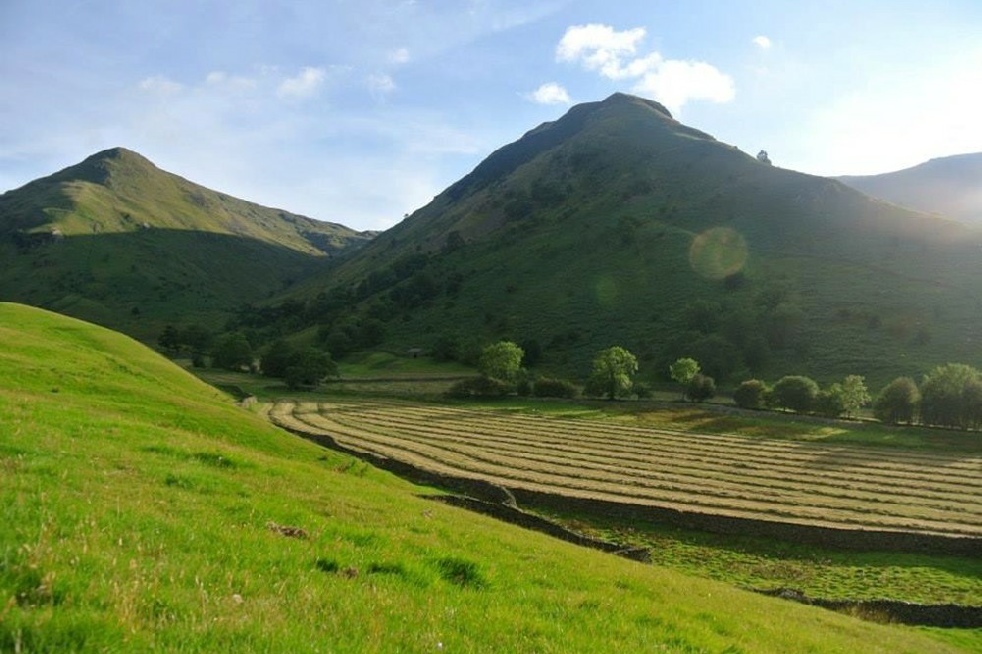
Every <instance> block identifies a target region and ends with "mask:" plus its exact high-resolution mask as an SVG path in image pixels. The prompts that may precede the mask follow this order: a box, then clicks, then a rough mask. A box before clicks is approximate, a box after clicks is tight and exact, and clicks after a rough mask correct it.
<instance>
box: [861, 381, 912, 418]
mask: <svg viewBox="0 0 982 654" xmlns="http://www.w3.org/2000/svg"><path fill="white" fill-rule="evenodd" d="M920 402H921V392H920V391H919V390H918V389H917V384H916V383H915V382H914V380H913V379H911V378H910V377H897V378H896V379H894V380H893V381H892V382H890V383H889V384H887V385H886V387H884V388H883V390H881V391H880V394H879V395H877V396H876V401H875V402H874V403H873V415H874V416H876V419H877V420H881V421H883V422H887V423H890V424H891V425H896V424H898V423H901V422H906V423H907V424H910V423H912V422H914V416H915V414H916V413H917V405H918V404H920Z"/></svg>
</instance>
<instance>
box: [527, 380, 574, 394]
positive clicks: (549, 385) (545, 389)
mask: <svg viewBox="0 0 982 654" xmlns="http://www.w3.org/2000/svg"><path fill="white" fill-rule="evenodd" d="M578 392H579V391H578V389H577V388H576V386H575V385H574V384H573V383H572V382H570V381H567V380H565V379H553V378H550V377H542V378H540V379H537V380H536V381H535V386H534V388H533V393H534V394H535V396H536V397H558V398H564V399H572V398H574V397H576V395H577V393H578Z"/></svg>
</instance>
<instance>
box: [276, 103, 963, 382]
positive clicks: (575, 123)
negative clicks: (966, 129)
mask: <svg viewBox="0 0 982 654" xmlns="http://www.w3.org/2000/svg"><path fill="white" fill-rule="evenodd" d="M506 164H507V165H506ZM980 244H982V232H979V230H976V229H973V228H971V227H967V226H965V225H962V224H960V223H958V222H956V221H953V220H948V219H945V218H943V217H939V216H931V215H928V214H925V213H921V212H916V211H912V210H907V209H903V208H900V207H896V206H893V205H891V204H889V203H886V202H882V201H877V200H874V199H872V198H869V197H868V196H866V195H864V194H862V193H861V192H859V191H857V190H855V189H852V188H851V187H849V186H847V185H845V184H843V183H841V182H838V181H836V180H832V179H828V178H823V177H816V176H812V175H807V174H804V173H800V172H796V171H792V170H787V169H783V168H780V167H777V166H772V165H768V164H767V163H765V162H761V161H759V160H758V159H757V158H756V157H754V156H751V155H749V154H747V153H745V152H742V151H740V150H739V149H737V148H735V147H734V146H731V145H728V144H726V143H723V142H720V141H718V140H716V139H715V138H713V137H712V136H710V135H708V134H706V133H704V132H701V131H699V130H697V129H694V128H691V127H688V126H685V125H682V124H681V123H678V122H677V121H675V120H674V119H673V118H671V117H670V114H668V113H667V112H663V111H660V110H659V109H658V108H657V106H654V105H652V104H651V103H649V102H647V101H644V100H642V99H640V98H632V97H630V96H623V95H617V96H611V97H610V98H608V99H607V100H604V101H601V102H597V103H588V104H586V105H577V106H575V107H573V108H571V109H570V110H569V112H568V113H567V114H566V115H565V116H563V117H561V118H560V119H558V120H556V121H553V122H550V123H545V124H543V125H540V126H539V127H537V128H535V129H533V130H531V131H530V132H528V133H526V135H525V136H523V137H522V138H520V139H518V140H517V141H515V142H514V143H511V144H508V145H506V146H503V147H502V148H499V149H498V150H496V151H495V152H494V153H492V154H491V155H489V157H488V158H487V159H486V160H485V161H483V162H482V163H480V164H478V166H477V167H476V168H475V169H474V171H472V172H471V173H470V174H469V175H467V176H465V177H464V178H462V180H461V181H460V182H457V183H456V184H453V185H451V186H449V187H448V189H447V190H445V191H444V192H442V193H440V194H439V195H437V196H436V197H435V198H434V200H433V201H432V202H431V203H430V204H428V205H426V206H424V207H422V208H420V209H419V210H417V211H416V212H414V213H413V214H411V215H410V216H409V217H407V218H406V219H405V220H403V221H402V222H401V223H399V224H398V225H396V226H395V227H393V228H391V229H390V230H388V231H387V232H385V233H383V234H381V235H380V236H379V237H378V238H377V239H376V240H375V241H373V242H372V243H370V244H369V245H368V246H366V247H365V248H364V249H362V250H360V251H359V252H357V253H355V254H354V255H353V256H352V257H351V258H350V259H349V260H347V261H345V262H342V263H341V264H340V265H339V266H338V267H336V268H335V269H333V270H332V272H331V274H330V277H326V276H319V277H318V276H314V277H313V278H311V279H309V280H307V281H306V282H304V283H303V284H301V285H299V286H298V287H296V289H294V290H291V291H290V292H289V293H288V295H287V296H285V297H289V298H293V299H302V300H304V301H306V302H307V303H308V306H309V311H308V316H307V319H308V321H313V322H317V323H319V324H320V329H319V332H320V333H321V334H322V335H324V338H325V340H324V343H325V344H327V346H328V347H329V348H330V347H332V346H333V345H334V344H339V345H337V347H336V349H338V348H340V350H343V349H344V347H343V346H344V342H343V339H341V338H333V337H332V336H331V334H337V333H338V332H339V331H344V330H348V331H350V325H351V323H352V319H351V317H350V316H342V315H341V314H339V313H338V311H337V307H338V306H349V307H353V308H354V313H355V314H356V315H361V316H362V319H363V320H382V321H383V322H384V323H385V333H386V335H385V337H384V338H383V340H382V344H383V346H384V347H389V348H392V349H401V348H410V347H424V348H426V347H429V348H432V349H440V348H444V346H446V344H447V343H448V342H450V343H453V344H455V347H456V348H457V349H458V351H460V352H467V351H470V352H474V351H476V350H477V349H479V346H480V343H486V342H488V341H491V340H495V339H498V338H509V339H511V340H514V341H516V342H518V343H523V342H524V343H527V344H530V345H531V346H532V349H534V350H541V351H542V352H543V353H544V357H543V365H545V366H547V368H548V367H551V368H552V369H553V370H556V371H557V372H564V373H570V372H573V373H575V374H576V375H578V376H580V377H582V376H585V373H586V372H587V371H588V368H589V361H590V358H591V357H592V354H593V353H594V352H595V351H597V350H599V349H601V348H603V347H608V346H609V345H611V344H613V343H619V344H621V345H624V346H626V347H628V349H631V350H632V351H635V352H639V353H641V355H642V356H641V358H642V363H643V366H644V365H646V366H648V367H649V369H652V368H653V369H654V370H658V371H662V369H663V368H664V369H666V370H667V365H666V361H671V360H674V357H677V356H686V355H687V356H694V357H695V358H697V359H700V360H701V361H703V362H704V368H705V369H707V370H708V371H709V372H711V373H712V374H713V376H716V377H717V378H718V379H729V380H731V381H732V380H734V379H738V378H739V377H740V376H744V375H751V374H766V375H770V376H775V377H776V376H780V375H782V374H796V373H803V372H804V373H811V374H814V375H816V376H818V377H821V378H826V379H834V378H835V377H836V376H838V375H840V374H842V375H844V374H867V375H870V376H872V377H875V378H876V380H877V381H879V380H881V379H884V378H886V377H887V376H890V375H895V374H915V375H916V374H920V373H921V372H923V371H924V368H925V367H926V366H929V365H930V364H931V363H934V362H943V361H944V360H947V359H955V360H966V361H969V362H977V360H978V358H979V357H978V354H977V353H976V352H975V351H974V350H972V349H971V348H969V347H968V346H967V344H968V343H970V342H971V341H972V339H974V338H975V327H974V325H975V321H976V320H977V319H978V318H979V317H980V316H978V315H977V314H976V312H977V308H976V304H977V302H978V301H979V297H978V296H979V293H978V291H977V289H976V286H975V283H974V279H976V278H977V277H976V275H977V274H982V270H980V266H979V264H978V263H977V261H976V260H977V257H976V256H975V252H976V251H977V247H978V246H979V245H980ZM973 248H976V250H973ZM937 289H943V290H942V291H937ZM325 297H326V298H329V299H324V298H325ZM318 298H319V299H318ZM346 303H347V304H346ZM707 306H708V307H709V308H708V310H706V307H707ZM332 307H333V308H332ZM952 307H956V308H952ZM699 314H703V318H705V319H702V318H700V317H699ZM956 314H957V317H956ZM389 316H395V317H397V319H391V318H389ZM340 350H339V351H340ZM461 356H463V357H464V358H468V355H467V354H462V355H461ZM727 361H731V362H734V363H727ZM857 362H858V363H857ZM652 374H653V375H654V376H656V377H657V378H662V377H663V374H664V373H663V372H658V373H652Z"/></svg>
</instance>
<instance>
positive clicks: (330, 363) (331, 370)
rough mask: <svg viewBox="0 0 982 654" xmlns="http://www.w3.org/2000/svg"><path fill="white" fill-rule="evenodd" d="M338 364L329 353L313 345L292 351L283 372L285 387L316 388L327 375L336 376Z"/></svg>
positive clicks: (291, 388) (292, 388) (295, 388)
mask: <svg viewBox="0 0 982 654" xmlns="http://www.w3.org/2000/svg"><path fill="white" fill-rule="evenodd" d="M337 374H338V366H337V364H336V363H335V362H334V360H333V359H331V355H330V354H328V353H327V352H325V351H323V350H318V349H317V348H314V347H308V348H304V349H302V350H300V351H298V352H294V353H293V355H292V356H291V357H290V363H289V365H288V366H287V368H286V371H285V373H284V376H283V378H284V381H286V385H287V388H289V389H290V390H297V389H299V388H303V387H308V388H317V387H318V386H320V384H321V382H322V381H324V379H326V378H327V377H336V376H337Z"/></svg>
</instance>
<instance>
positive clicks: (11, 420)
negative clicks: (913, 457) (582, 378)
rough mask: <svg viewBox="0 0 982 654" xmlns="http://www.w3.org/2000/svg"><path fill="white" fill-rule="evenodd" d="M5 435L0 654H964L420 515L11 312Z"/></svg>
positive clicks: (562, 547) (328, 463) (966, 647)
mask: <svg viewBox="0 0 982 654" xmlns="http://www.w3.org/2000/svg"><path fill="white" fill-rule="evenodd" d="M0 424H2V426H3V430H2V432H0V507H2V508H0V512H2V515H0V523H2V524H3V525H4V528H3V529H0V651H5V652H6V651H11V652H13V651H23V652H95V651H114V652H115V651H134V652H136V651H147V650H150V649H156V650H159V651H182V652H197V651H200V652H205V651H207V652H213V651H267V652H281V651H332V652H366V651H377V652H434V651H456V652H487V651H503V652H519V651H520V652H570V651H591V652H592V651H611V652H614V651H617V652H623V651H668V652H730V653H734V652H859V651H862V652H877V651H880V652H891V653H894V652H912V653H913V652H917V653H921V652H948V651H971V648H972V645H973V641H972V640H971V639H970V638H968V637H966V636H965V635H964V634H957V633H949V634H941V633H940V632H937V631H929V630H917V629H910V628H902V627H895V626H884V625H877V624H871V623H866V622H861V621H859V620H856V619H853V618H849V617H846V616H842V615H838V614H835V613H831V612H827V611H823V610H819V609H814V608H810V607H802V606H797V605H793V604H788V603H785V602H782V601H779V600H774V599H769V598H764V597H758V596H756V595H753V594H750V593H746V592H742V591H739V590H736V589H734V588H732V587H730V586H728V585H726V584H721V583H718V582H713V581H708V580H705V579H700V578H698V577H693V576H687V575H683V574H679V573H677V572H674V571H671V570H668V569H665V568H661V567H655V566H644V565H640V564H637V563H633V562H630V561H625V560H621V559H619V558H617V557H611V556H608V555H603V554H599V553H596V552H593V551H589V550H583V549H580V548H577V547H573V546H570V545H566V544H563V543H559V542H555V541H553V540H551V539H549V538H546V537H543V536H540V535H537V534H535V533H530V532H526V531H523V530H519V529H515V528H513V527H509V526H503V525H501V524H499V523H497V522H495V521H493V520H490V519H487V518H483V517H480V516H476V515H472V514H470V513H468V512H465V511H461V510H458V509H454V508H451V507H448V506H443V505H439V504H434V503H432V502H428V501H425V500H424V499H420V498H419V497H417V496H418V495H419V494H421V493H424V494H425V493H428V492H432V491H427V490H425V489H421V488H418V487H414V486H412V485H410V484H408V483H405V482H403V481H400V480H398V479H396V478H394V477H392V476H390V475H387V474H382V473H380V472H377V471H375V470H373V469H371V468H369V467H367V466H365V465H364V464H362V463H360V462H358V461H357V460H354V459H351V458H349V457H345V456H340V455H337V454H334V453H331V452H327V451H324V450H323V449H321V448H318V447H315V446H313V445H311V444H309V443H307V442H305V441H303V440H301V439H298V438H296V437H293V436H290V435H287V434H285V433H284V432H282V431H279V430H276V429H274V428H272V427H271V426H269V425H268V424H267V423H266V422H265V421H264V420H263V419H262V417H261V416H259V415H256V414H254V413H251V412H249V411H247V410H244V409H240V408H238V407H235V406H234V405H233V404H232V403H231V401H230V400H229V399H228V398H227V397H225V396H222V395H221V394H220V393H218V392H216V391H215V390H213V389H212V388H210V387H208V386H206V385H204V384H202V383H201V382H199V381H197V380H196V379H195V378H193V377H192V376H191V375H189V374H187V373H185V372H184V371H182V370H180V369H179V368H177V367H176V366H174V365H172V364H171V363H169V362H167V361H165V360H164V359H162V358H160V357H158V356H157V355H155V354H153V353H152V352H150V351H149V350H147V349H145V348H143V347H142V346H139V345H137V344H136V343H135V342H133V341H130V340H129V339H126V338H123V337H120V336H119V335H116V334H113V333H110V332H107V331H105V330H102V329H99V328H95V327H93V326H91V325H88V324H84V323H80V322H77V321H74V320H70V319H66V318H63V317H60V316H56V315H54V314H49V313H45V312H42V311H39V310H35V309H28V308H24V307H20V306H16V305H9V304H0ZM283 526H289V527H296V528H299V529H302V530H303V531H302V532H297V531H290V530H288V529H285V528H283ZM290 534H292V535H294V536H296V535H302V536H305V537H302V538H298V537H291V536H290ZM959 641H960V644H959Z"/></svg>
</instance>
